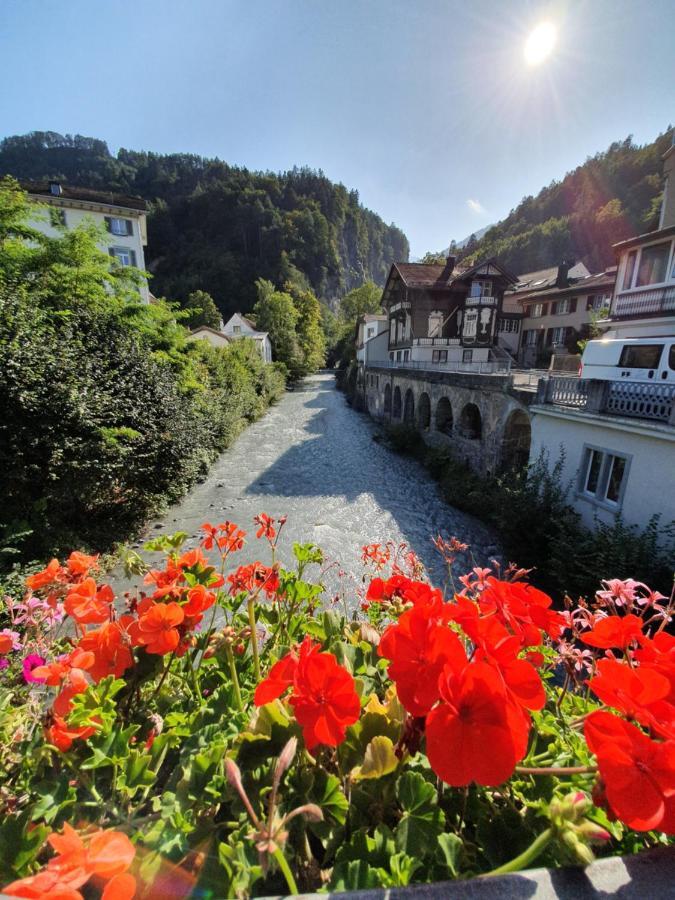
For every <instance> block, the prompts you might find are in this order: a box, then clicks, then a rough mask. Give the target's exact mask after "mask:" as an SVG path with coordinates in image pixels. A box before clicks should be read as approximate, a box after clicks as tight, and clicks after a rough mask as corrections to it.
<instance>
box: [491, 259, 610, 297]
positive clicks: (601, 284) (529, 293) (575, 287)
mask: <svg viewBox="0 0 675 900" xmlns="http://www.w3.org/2000/svg"><path fill="white" fill-rule="evenodd" d="M615 281H616V266H613V267H612V268H611V269H608V270H607V271H606V272H598V273H597V274H595V275H585V276H583V277H581V278H576V279H574V280H573V281H572V282H571V283H570V284H567V285H563V286H562V287H558V286H557V285H556V283H555V279H554V280H553V284H549V285H548V286H547V287H537V288H534V290H524V291H523V290H519V291H513V292H510V293H509V294H507V295H506V297H505V298H504V299H505V300H506V298H507V297H508V298H509V299H510V300H511V301H512V302H513V303H515V304H516V305H518V304H522V303H526V302H531V301H533V300H539V299H542V300H545V299H546V298H549V297H559V296H563V295H567V294H570V295H573V294H585V293H586V292H588V291H592V290H602V289H603V288H604V289H612V288H613V287H614V282H615Z"/></svg>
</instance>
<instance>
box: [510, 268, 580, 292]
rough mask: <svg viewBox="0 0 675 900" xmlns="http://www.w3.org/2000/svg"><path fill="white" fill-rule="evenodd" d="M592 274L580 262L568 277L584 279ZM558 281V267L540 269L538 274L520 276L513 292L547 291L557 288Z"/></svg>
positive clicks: (527, 273)
mask: <svg viewBox="0 0 675 900" xmlns="http://www.w3.org/2000/svg"><path fill="white" fill-rule="evenodd" d="M590 274H591V273H590V272H589V271H588V269H587V268H586V266H585V265H584V264H583V263H582V262H578V263H576V264H575V265H573V266H571V267H570V269H569V270H568V272H567V277H568V278H583V277H584V276H587V275H590ZM557 280H558V266H550V267H549V268H548V269H538V270H537V271H536V272H526V273H525V274H524V275H519V276H518V281H517V283H516V284H515V285H514V287H513V290H514V292H518V293H520V292H521V291H531V290H536V291H539V290H545V289H546V288H548V287H555V283H556V281H557Z"/></svg>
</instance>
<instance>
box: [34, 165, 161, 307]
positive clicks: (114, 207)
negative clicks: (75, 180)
mask: <svg viewBox="0 0 675 900" xmlns="http://www.w3.org/2000/svg"><path fill="white" fill-rule="evenodd" d="M21 187H22V188H23V189H24V190H25V191H26V192H27V194H28V197H29V199H30V200H32V201H33V202H34V203H36V204H38V203H39V204H41V205H42V206H43V207H46V209H42V210H39V211H37V210H36V214H35V216H34V217H33V218H32V221H31V225H32V226H33V227H34V228H35V229H36V231H40V232H42V234H46V235H47V236H48V237H59V236H60V235H61V234H62V233H63V229H64V228H75V227H76V226H77V225H79V224H80V223H81V222H83V221H93V222H95V223H96V224H97V225H103V226H104V228H105V230H106V238H105V240H103V241H102V242H101V244H100V247H101V249H102V250H106V251H107V252H108V253H109V254H110V256H112V257H114V258H115V259H116V260H117V262H118V263H119V264H120V265H122V266H136V267H137V268H139V269H141V270H142V271H143V270H145V255H144V247H146V246H147V243H148V232H147V221H146V216H147V209H148V206H147V203H146V202H145V200H143V199H142V198H141V197H131V196H127V195H124V194H113V193H111V192H110V191H100V190H90V189H89V188H82V187H74V186H72V185H68V184H62V183H61V182H58V181H48V182H26V183H24V184H22V185H21ZM139 291H140V294H141V297H142V298H143V300H145V302H146V303H147V302H149V301H150V293H149V291H148V285H147V282H144V283H143V284H142V285H141V286H140V288H139Z"/></svg>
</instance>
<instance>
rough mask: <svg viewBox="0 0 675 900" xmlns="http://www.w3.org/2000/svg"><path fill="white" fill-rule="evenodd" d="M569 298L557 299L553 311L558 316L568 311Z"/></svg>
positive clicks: (569, 305)
mask: <svg viewBox="0 0 675 900" xmlns="http://www.w3.org/2000/svg"><path fill="white" fill-rule="evenodd" d="M570 307H571V304H570V298H569V297H563V299H562V300H558V301H557V302H556V303H555V304H554V306H553V312H554V313H555V314H556V315H558V316H564V315H567V313H568V312H570Z"/></svg>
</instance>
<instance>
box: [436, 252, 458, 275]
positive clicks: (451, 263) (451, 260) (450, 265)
mask: <svg viewBox="0 0 675 900" xmlns="http://www.w3.org/2000/svg"><path fill="white" fill-rule="evenodd" d="M456 260H457V257H456V256H446V257H445V268H444V269H443V271H442V272H441V277H440V278H439V281H447V280H448V279H449V278H450V276H451V275H452V272H453V270H454V268H455V262H456Z"/></svg>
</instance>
